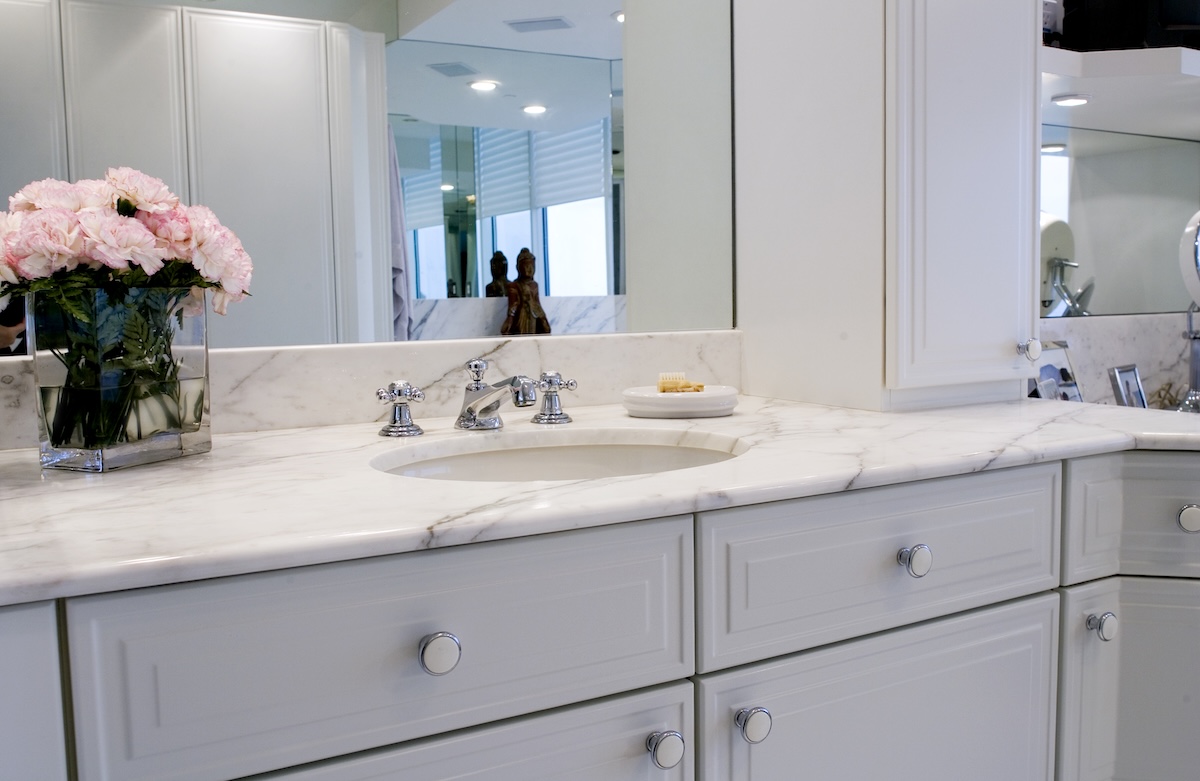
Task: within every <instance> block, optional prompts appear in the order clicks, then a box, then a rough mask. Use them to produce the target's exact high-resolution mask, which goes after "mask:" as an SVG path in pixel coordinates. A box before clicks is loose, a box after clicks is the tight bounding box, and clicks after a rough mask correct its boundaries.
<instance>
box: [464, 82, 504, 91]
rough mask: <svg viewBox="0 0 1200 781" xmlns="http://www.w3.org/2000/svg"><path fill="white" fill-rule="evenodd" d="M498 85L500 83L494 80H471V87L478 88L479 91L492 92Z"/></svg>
mask: <svg viewBox="0 0 1200 781" xmlns="http://www.w3.org/2000/svg"><path fill="white" fill-rule="evenodd" d="M498 86H499V85H498V84H497V83H496V82H494V81H473V82H471V89H473V90H478V91H479V92H491V91H492V90H494V89H496V87H498Z"/></svg>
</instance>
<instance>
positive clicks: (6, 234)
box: [0, 212, 24, 309]
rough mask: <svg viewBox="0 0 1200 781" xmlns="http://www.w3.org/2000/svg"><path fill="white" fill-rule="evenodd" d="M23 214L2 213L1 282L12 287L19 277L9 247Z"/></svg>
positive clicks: (0, 231) (0, 230)
mask: <svg viewBox="0 0 1200 781" xmlns="http://www.w3.org/2000/svg"><path fill="white" fill-rule="evenodd" d="M23 214H24V212H12V213H11V214H10V213H9V212H0V282H7V283H8V284H10V285H15V284H16V283H17V279H18V277H17V267H16V259H15V258H13V257H12V253H11V252H10V251H9V246H10V245H11V244H12V243H13V241H14V240H15V238H16V235H17V231H18V230H19V229H20V227H21V217H22V215H23ZM0 309H2V308H0Z"/></svg>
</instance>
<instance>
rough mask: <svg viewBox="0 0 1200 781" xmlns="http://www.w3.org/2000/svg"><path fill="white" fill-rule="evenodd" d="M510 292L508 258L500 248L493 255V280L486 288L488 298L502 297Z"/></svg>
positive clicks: (485, 292)
mask: <svg viewBox="0 0 1200 781" xmlns="http://www.w3.org/2000/svg"><path fill="white" fill-rule="evenodd" d="M507 292H508V258H506V257H504V253H503V252H501V251H500V250H496V252H495V253H494V254H493V255H492V281H491V282H489V283H487V287H485V288H484V295H485V296H487V297H488V298H502V297H503V296H504V295H506V294H507Z"/></svg>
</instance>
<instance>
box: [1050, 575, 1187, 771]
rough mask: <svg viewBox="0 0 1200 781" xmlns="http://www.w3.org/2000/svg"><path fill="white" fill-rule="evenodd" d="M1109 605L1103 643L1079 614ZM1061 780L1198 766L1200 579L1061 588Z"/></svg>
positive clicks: (1096, 612) (1117, 581) (1107, 581)
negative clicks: (1110, 631) (1108, 636)
mask: <svg viewBox="0 0 1200 781" xmlns="http://www.w3.org/2000/svg"><path fill="white" fill-rule="evenodd" d="M1110 611H1111V612H1112V613H1113V614H1114V615H1115V616H1116V618H1117V620H1118V621H1119V624H1118V626H1119V628H1120V631H1119V634H1117V635H1116V637H1114V638H1113V639H1112V640H1110V641H1108V642H1105V641H1103V640H1101V639H1100V637H1099V636H1098V635H1097V634H1096V632H1095V631H1089V630H1088V629H1087V624H1086V622H1087V618H1088V616H1092V615H1096V616H1101V615H1103V614H1104V613H1105V612H1110ZM1062 637H1063V657H1062V658H1063V663H1062V673H1061V675H1062V681H1063V692H1062V699H1061V701H1062V712H1061V714H1060V717H1059V718H1060V728H1059V734H1060V741H1061V749H1060V750H1061V751H1062V758H1061V759H1060V763H1059V771H1060V772H1059V778H1060V779H1061V781H1076V779H1078V780H1079V781H1109V780H1110V779H1112V780H1113V781H1178V779H1184V778H1195V777H1196V768H1197V767H1200V743H1197V741H1196V731H1197V726H1200V675H1197V673H1196V661H1195V658H1196V649H1197V648H1198V647H1200V581H1195V580H1173V579H1168V578H1135V577H1114V578H1107V579H1105V580H1102V581H1097V582H1095V583H1089V584H1086V585H1083V586H1076V587H1073V588H1070V589H1066V590H1065V595H1064V600H1063V633H1062Z"/></svg>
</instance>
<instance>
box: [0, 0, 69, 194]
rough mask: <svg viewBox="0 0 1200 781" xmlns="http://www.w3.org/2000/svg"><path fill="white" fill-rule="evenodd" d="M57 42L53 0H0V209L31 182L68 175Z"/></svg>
mask: <svg viewBox="0 0 1200 781" xmlns="http://www.w3.org/2000/svg"><path fill="white" fill-rule="evenodd" d="M59 40H60V39H59V35H58V3H57V2H55V1H54V0H0V73H3V74H4V78H3V79H0V106H3V107H4V108H3V110H2V111H0V149H3V150H5V155H4V164H3V165H0V211H4V210H7V209H8V196H10V195H12V194H13V193H15V192H16V191H17V190H19V189H20V188H22V187H24V186H25V185H27V184H29V183H30V182H32V181H36V180H38V179H46V178H54V179H65V178H66V177H67V119H66V109H65V107H64V105H63V73H62V47H61V45H60V44H59ZM13 150H20V153H19V154H18V153H16V152H14V151H13Z"/></svg>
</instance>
